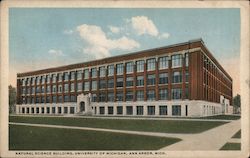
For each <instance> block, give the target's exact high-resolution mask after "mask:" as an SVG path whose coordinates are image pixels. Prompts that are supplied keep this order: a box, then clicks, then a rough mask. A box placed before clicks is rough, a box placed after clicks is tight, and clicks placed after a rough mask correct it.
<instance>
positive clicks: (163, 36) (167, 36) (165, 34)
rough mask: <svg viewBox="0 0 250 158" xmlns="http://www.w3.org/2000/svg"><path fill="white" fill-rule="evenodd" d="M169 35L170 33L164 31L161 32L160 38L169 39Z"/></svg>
mask: <svg viewBox="0 0 250 158" xmlns="http://www.w3.org/2000/svg"><path fill="white" fill-rule="evenodd" d="M169 36H170V34H169V33H162V34H160V36H159V39H163V38H165V39H167V38H169Z"/></svg>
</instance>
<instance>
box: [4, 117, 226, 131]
mask: <svg viewBox="0 0 250 158" xmlns="http://www.w3.org/2000/svg"><path fill="white" fill-rule="evenodd" d="M9 121H10V122H22V123H36V124H52V125H67V126H79V127H93V128H105V129H119V130H131V131H147V132H162V133H200V132H203V131H206V130H208V129H211V128H214V127H217V126H220V125H222V124H225V123H227V122H218V121H216V122H215V121H195V120H194V121H189V120H187V121H185V120H139V119H133V120H132V119H108V118H107V119H100V118H71V117H24V116H10V117H9Z"/></svg>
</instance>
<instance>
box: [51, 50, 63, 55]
mask: <svg viewBox="0 0 250 158" xmlns="http://www.w3.org/2000/svg"><path fill="white" fill-rule="evenodd" d="M48 53H49V54H52V55H56V56H63V55H64V54H63V52H62V51H61V50H59V49H58V50H56V49H50V50H49V51H48Z"/></svg>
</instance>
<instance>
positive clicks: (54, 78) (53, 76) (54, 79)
mask: <svg viewBox="0 0 250 158" xmlns="http://www.w3.org/2000/svg"><path fill="white" fill-rule="evenodd" d="M52 82H53V83H56V74H52Z"/></svg>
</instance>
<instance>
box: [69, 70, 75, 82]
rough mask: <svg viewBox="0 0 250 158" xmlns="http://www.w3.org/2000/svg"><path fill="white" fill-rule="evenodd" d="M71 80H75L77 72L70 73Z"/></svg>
mask: <svg viewBox="0 0 250 158" xmlns="http://www.w3.org/2000/svg"><path fill="white" fill-rule="evenodd" d="M70 80H75V72H74V71H72V72H70Z"/></svg>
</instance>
